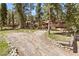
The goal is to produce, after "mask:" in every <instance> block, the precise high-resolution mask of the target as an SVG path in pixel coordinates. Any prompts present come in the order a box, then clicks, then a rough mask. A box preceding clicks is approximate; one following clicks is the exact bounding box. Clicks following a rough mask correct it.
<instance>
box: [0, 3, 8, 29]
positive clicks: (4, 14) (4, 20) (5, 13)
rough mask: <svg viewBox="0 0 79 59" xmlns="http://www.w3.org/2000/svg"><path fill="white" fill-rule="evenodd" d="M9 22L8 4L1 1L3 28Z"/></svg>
mask: <svg viewBox="0 0 79 59" xmlns="http://www.w3.org/2000/svg"><path fill="white" fill-rule="evenodd" d="M6 24H7V6H6V3H1V28H2V26H5V25H6Z"/></svg>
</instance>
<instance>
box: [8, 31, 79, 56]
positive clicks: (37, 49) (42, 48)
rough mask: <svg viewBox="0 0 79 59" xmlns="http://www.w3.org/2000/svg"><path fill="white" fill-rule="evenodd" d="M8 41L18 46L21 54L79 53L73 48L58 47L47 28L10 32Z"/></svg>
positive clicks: (62, 54)
mask: <svg viewBox="0 0 79 59" xmlns="http://www.w3.org/2000/svg"><path fill="white" fill-rule="evenodd" d="M8 41H9V42H10V43H11V45H13V46H14V47H16V48H17V50H18V54H19V55H20V56H27V55H28V56H71V55H74V56H75V55H79V53H73V52H72V50H67V49H64V48H61V47H58V46H57V45H55V44H54V43H56V42H55V41H53V40H52V41H51V40H49V39H48V35H47V34H46V31H45V30H37V31H35V32H32V33H24V32H18V33H10V34H8Z"/></svg>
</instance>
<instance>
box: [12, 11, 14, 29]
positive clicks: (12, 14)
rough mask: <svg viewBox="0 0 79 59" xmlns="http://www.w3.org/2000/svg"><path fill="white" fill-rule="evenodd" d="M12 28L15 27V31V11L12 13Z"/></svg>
mask: <svg viewBox="0 0 79 59" xmlns="http://www.w3.org/2000/svg"><path fill="white" fill-rule="evenodd" d="M12 26H13V29H14V14H13V11H12Z"/></svg>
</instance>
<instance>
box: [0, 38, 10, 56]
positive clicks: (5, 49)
mask: <svg viewBox="0 0 79 59" xmlns="http://www.w3.org/2000/svg"><path fill="white" fill-rule="evenodd" d="M8 53H9V46H8V43H7V42H6V41H5V40H4V39H3V40H0V55H1V56H5V55H8Z"/></svg>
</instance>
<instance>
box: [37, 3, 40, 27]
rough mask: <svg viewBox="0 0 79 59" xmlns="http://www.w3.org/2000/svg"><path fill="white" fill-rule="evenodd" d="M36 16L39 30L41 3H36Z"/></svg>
mask: <svg viewBox="0 0 79 59" xmlns="http://www.w3.org/2000/svg"><path fill="white" fill-rule="evenodd" d="M36 16H37V21H38V28H40V23H41V3H38V4H37V6H36Z"/></svg>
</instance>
